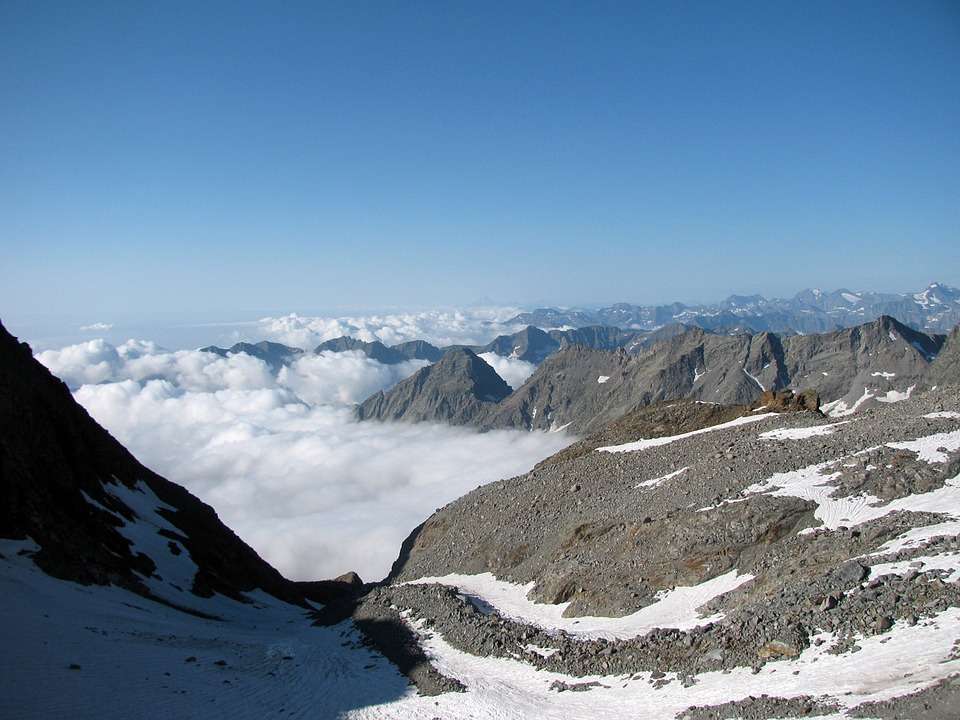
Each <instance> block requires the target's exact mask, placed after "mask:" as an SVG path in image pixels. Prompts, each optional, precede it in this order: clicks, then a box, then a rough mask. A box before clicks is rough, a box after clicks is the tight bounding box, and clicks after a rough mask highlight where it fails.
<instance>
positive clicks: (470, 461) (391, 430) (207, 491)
mask: <svg viewBox="0 0 960 720" xmlns="http://www.w3.org/2000/svg"><path fill="white" fill-rule="evenodd" d="M37 357H38V359H39V360H40V361H41V362H43V363H44V364H45V365H47V367H49V368H50V369H51V370H52V371H53V372H55V373H56V374H58V375H59V376H60V377H61V378H63V379H64V380H65V381H66V382H67V383H68V384H69V385H70V386H71V387H72V388H74V389H75V393H74V394H75V397H76V398H77V400H78V401H79V402H80V403H81V404H82V405H83V406H84V407H86V408H87V410H88V411H89V412H90V413H91V415H92V416H93V417H94V418H96V419H97V420H98V421H99V422H100V423H101V424H102V425H104V426H105V427H106V428H107V429H109V430H110V432H112V433H113V434H114V435H115V436H116V437H117V438H118V439H119V440H120V441H121V442H122V443H124V444H125V445H126V446H127V447H128V448H129V449H130V450H131V451H132V452H133V453H134V454H135V455H137V457H138V458H139V459H140V460H141V461H142V462H144V463H145V464H146V465H148V466H150V467H151V468H153V469H155V470H156V471H158V472H160V473H161V474H162V475H164V476H166V477H167V478H169V479H170V480H173V481H174V482H177V483H180V484H182V485H184V486H185V487H187V488H188V489H190V490H191V491H192V492H193V493H195V494H196V495H198V496H199V497H200V498H202V499H203V500H204V501H206V502H208V503H210V504H211V505H213V506H214V508H216V510H217V512H218V513H219V515H220V517H221V518H222V519H223V520H224V522H226V523H227V524H228V525H229V526H230V527H231V528H233V529H234V530H235V531H236V532H237V533H238V534H239V535H240V536H241V537H242V538H243V539H244V540H246V541H247V542H248V543H250V544H251V545H252V546H253V547H254V548H255V549H256V550H257V551H258V552H259V553H260V554H261V555H262V556H263V557H264V558H265V559H266V560H268V561H269V562H270V563H272V564H273V565H274V566H275V567H277V568H278V569H279V570H280V571H281V572H283V573H284V574H285V575H287V576H288V577H291V578H294V579H319V578H325V577H334V576H336V575H339V574H341V573H343V572H345V571H347V570H356V571H357V572H359V573H360V574H361V576H362V577H364V579H373V580H376V579H379V578H381V577H383V576H384V575H385V574H386V573H387V571H388V570H389V567H390V564H391V563H392V561H393V560H394V559H395V558H396V555H397V553H398V552H399V548H400V543H401V542H402V540H403V538H404V537H406V535H407V534H408V533H409V532H410V531H411V530H412V529H413V528H414V527H415V526H416V525H418V524H419V523H420V522H422V521H423V520H424V519H426V517H428V516H429V515H430V513H432V512H433V511H434V510H435V509H436V508H438V507H440V506H442V505H444V504H446V503H447V502H450V501H451V500H454V499H455V498H457V497H459V496H460V495H462V494H463V493H465V492H468V491H469V490H472V489H473V488H475V487H477V486H479V485H481V484H484V483H488V482H491V481H494V480H497V479H500V478H504V477H510V476H513V475H517V474H520V473H522V472H525V471H526V470H528V469H529V468H530V467H532V466H533V465H534V464H535V463H536V462H537V461H539V460H540V459H542V458H544V457H546V456H547V455H550V454H552V453H554V452H556V451H557V450H559V449H561V448H562V447H564V446H565V445H567V444H568V443H569V442H570V441H571V438H570V437H569V436H565V435H563V434H561V433H555V434H547V433H527V432H519V431H498V432H491V433H485V434H480V433H476V432H473V431H471V430H468V429H464V428H452V427H447V426H441V425H431V424H420V425H403V424H380V423H357V422H355V421H353V419H352V403H354V402H356V401H358V400H360V399H363V398H364V397H366V396H367V395H369V394H371V393H372V392H375V391H376V390H379V389H381V388H386V387H389V386H390V385H392V384H393V383H395V382H397V381H398V380H399V379H401V378H402V376H403V374H404V373H408V374H409V373H411V372H413V371H414V370H415V369H416V368H417V367H419V366H421V365H422V364H423V363H410V364H409V365H406V364H405V365H404V366H403V367H401V366H386V365H381V364H380V363H377V362H375V361H373V360H370V359H369V358H366V357H365V356H363V355H362V354H360V353H340V354H335V353H323V354H321V355H317V356H308V357H305V358H301V359H300V360H298V361H297V362H296V363H294V364H293V365H291V366H290V367H287V368H284V369H282V370H281V371H280V373H278V374H277V375H273V374H272V373H271V372H270V370H269V368H268V367H267V366H266V364H265V363H263V362H262V361H260V360H257V359H255V358H252V357H249V356H247V355H244V354H238V355H232V356H230V357H227V358H220V357H218V356H216V355H212V354H210V353H201V352H198V351H176V352H170V351H166V350H163V349H161V348H159V347H157V346H156V345H155V344H154V343H150V342H144V341H137V340H131V341H128V342H126V343H123V344H122V345H119V346H113V345H110V344H109V343H106V342H104V341H102V340H93V341H90V342H88V343H82V344H79V345H74V346H70V347H66V348H63V349H61V350H56V351H46V352H43V353H40V354H39V355H38V356H37ZM517 362H520V361H517ZM508 382H509V381H508Z"/></svg>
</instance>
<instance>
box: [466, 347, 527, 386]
mask: <svg viewBox="0 0 960 720" xmlns="http://www.w3.org/2000/svg"><path fill="white" fill-rule="evenodd" d="M478 357H480V358H482V359H483V360H484V361H485V362H486V363H487V365H489V366H490V367H492V368H493V369H494V370H496V371H497V375H499V376H500V377H502V378H503V379H504V380H505V381H506V383H507V385H509V386H510V387H512V388H513V389H514V390H516V389H517V388H518V387H520V386H521V385H523V384H524V383H525V382H526V381H527V378H528V377H530V376H531V375H533V371H534V370H536V369H537V366H536V365H534V364H533V363H530V362H527V361H526V360H519V359H517V358H511V357H502V356H500V355H497V354H496V353H492V352H486V353H480V355H479V356H478Z"/></svg>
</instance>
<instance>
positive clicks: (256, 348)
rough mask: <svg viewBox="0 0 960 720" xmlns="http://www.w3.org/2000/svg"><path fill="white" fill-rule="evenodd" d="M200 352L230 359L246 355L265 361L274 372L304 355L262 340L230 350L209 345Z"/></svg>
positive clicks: (236, 346)
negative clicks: (231, 356) (232, 356)
mask: <svg viewBox="0 0 960 720" xmlns="http://www.w3.org/2000/svg"><path fill="white" fill-rule="evenodd" d="M200 352H209V353H213V354H215V355H219V356H220V357H229V356H230V355H236V354H238V353H244V354H246V355H249V356H251V357H255V358H257V359H258V360H263V361H264V362H265V363H266V364H267V365H269V366H270V368H271V369H272V370H274V371H276V370H279V369H280V368H281V367H282V366H284V365H286V364H288V363H290V362H293V361H294V360H296V359H297V358H298V357H300V356H301V355H302V354H303V350H301V349H300V348H295V347H290V346H288V345H283V344H281V343H275V342H269V341H267V340H261V341H260V342H258V343H248V342H238V343H236V344H234V345H233V346H231V347H229V348H221V347H217V346H216V345H209V346H207V347H204V348H200Z"/></svg>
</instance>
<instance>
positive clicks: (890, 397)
mask: <svg viewBox="0 0 960 720" xmlns="http://www.w3.org/2000/svg"><path fill="white" fill-rule="evenodd" d="M915 387H917V386H916V385H911V386H910V387H908V388H907V389H906V391H905V392H898V391H897V390H888V391H887V392H886V394H885V395H878V396H877V402H882V403H895V402H901V401H903V400H909V399H910V395H911V394H912V393H913V389H914V388H915Z"/></svg>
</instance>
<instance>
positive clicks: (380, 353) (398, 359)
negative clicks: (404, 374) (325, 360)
mask: <svg viewBox="0 0 960 720" xmlns="http://www.w3.org/2000/svg"><path fill="white" fill-rule="evenodd" d="M351 350H359V351H360V352H362V353H363V354H364V355H366V356H367V357H368V358H370V359H371V360H376V361H377V362H380V363H383V364H385V365H397V364H399V363H402V362H403V361H404V360H407V359H408V358H407V357H406V356H405V355H404V354H403V353H401V352H399V351H398V350H396V349H394V348H388V347H387V346H386V345H384V344H383V343H382V342H380V341H379V340H374V341H373V342H365V341H363V340H358V339H357V338H352V337H349V336H346V335H344V336H342V337H338V338H334V339H333V340H327V341H326V342H322V343H320V344H319V345H317V347H316V348H314V350H313V352H314V353H317V354H319V353H322V352H336V353H340V352H349V351H351Z"/></svg>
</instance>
